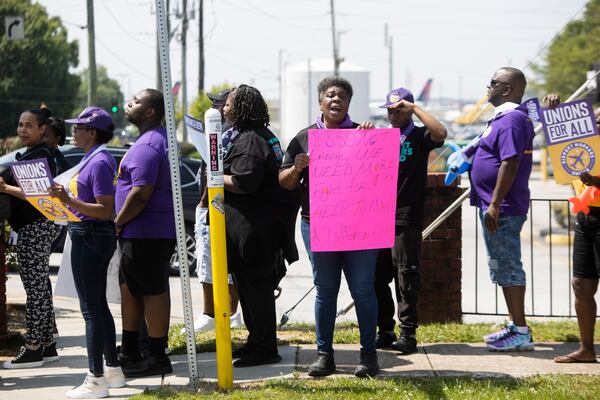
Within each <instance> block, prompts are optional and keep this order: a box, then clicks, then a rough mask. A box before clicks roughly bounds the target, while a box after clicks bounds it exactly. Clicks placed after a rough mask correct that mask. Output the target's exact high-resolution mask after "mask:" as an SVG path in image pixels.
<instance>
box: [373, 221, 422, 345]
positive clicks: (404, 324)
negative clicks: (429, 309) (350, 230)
mask: <svg viewBox="0 0 600 400" xmlns="http://www.w3.org/2000/svg"><path fill="white" fill-rule="evenodd" d="M421 240H422V239H421V229H418V228H410V227H406V228H401V229H398V228H397V229H396V240H395V242H394V248H393V249H382V250H381V251H380V253H379V257H378V258H377V267H376V270H375V294H376V295H377V303H378V305H379V307H378V315H377V327H378V328H379V331H380V332H383V331H393V330H394V325H395V322H394V299H393V298H392V292H391V290H390V286H389V284H390V283H391V282H392V281H394V288H395V290H396V298H397V300H398V320H399V321H400V329H401V331H402V333H405V334H409V335H414V334H415V332H416V329H417V327H418V315H417V300H418V297H419V288H420V275H419V270H420V265H421Z"/></svg>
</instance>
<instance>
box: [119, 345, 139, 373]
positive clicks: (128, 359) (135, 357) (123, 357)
mask: <svg viewBox="0 0 600 400" xmlns="http://www.w3.org/2000/svg"><path fill="white" fill-rule="evenodd" d="M117 358H118V359H119V363H120V364H121V367H123V368H125V367H126V366H128V365H130V364H133V363H136V362H138V361H141V360H142V359H143V358H144V357H143V356H142V353H140V352H137V353H132V354H125V353H121V346H117Z"/></svg>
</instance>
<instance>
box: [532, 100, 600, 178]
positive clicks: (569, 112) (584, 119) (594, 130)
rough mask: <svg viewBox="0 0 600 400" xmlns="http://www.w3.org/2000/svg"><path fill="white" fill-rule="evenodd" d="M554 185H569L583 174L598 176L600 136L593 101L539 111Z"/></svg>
mask: <svg viewBox="0 0 600 400" xmlns="http://www.w3.org/2000/svg"><path fill="white" fill-rule="evenodd" d="M539 110H540V112H539V116H540V122H541V123H542V127H543V128H544V134H545V138H546V144H547V145H548V153H549V154H550V158H551V159H552V169H553V170H554V179H555V180H556V183H569V182H572V181H574V180H576V179H579V176H580V175H581V174H583V173H584V172H589V173H590V174H592V175H599V174H600V163H599V162H598V161H599V160H598V155H599V154H598V152H600V136H599V135H598V127H597V126H596V120H595V118H594V111H593V108H592V101H591V100H590V99H581V100H576V101H572V102H569V103H563V104H561V105H559V106H558V107H555V108H540V109H539Z"/></svg>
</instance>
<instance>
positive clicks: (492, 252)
mask: <svg viewBox="0 0 600 400" xmlns="http://www.w3.org/2000/svg"><path fill="white" fill-rule="evenodd" d="M479 219H480V220H481V225H482V226H483V239H484V240H485V247H486V248H487V252H488V266H489V269H490V278H491V280H492V282H493V283H497V284H498V286H500V287H511V286H525V270H524V269H523V263H522V262H521V229H523V224H524V223H525V221H526V220H527V216H526V215H515V216H510V215H506V216H502V215H501V216H500V218H498V230H497V231H496V232H495V233H491V232H490V231H489V230H488V229H487V228H486V226H485V222H484V221H485V211H483V210H482V209H479Z"/></svg>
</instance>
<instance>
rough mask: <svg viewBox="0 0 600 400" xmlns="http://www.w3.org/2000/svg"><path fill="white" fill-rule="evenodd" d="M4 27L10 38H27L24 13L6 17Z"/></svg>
mask: <svg viewBox="0 0 600 400" xmlns="http://www.w3.org/2000/svg"><path fill="white" fill-rule="evenodd" d="M4 27H5V28H6V37H7V38H8V40H21V39H25V17H24V16H22V15H19V16H12V17H4Z"/></svg>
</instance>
